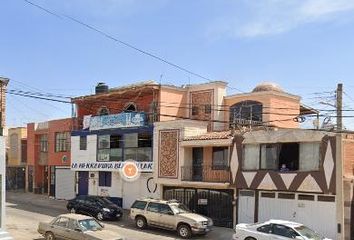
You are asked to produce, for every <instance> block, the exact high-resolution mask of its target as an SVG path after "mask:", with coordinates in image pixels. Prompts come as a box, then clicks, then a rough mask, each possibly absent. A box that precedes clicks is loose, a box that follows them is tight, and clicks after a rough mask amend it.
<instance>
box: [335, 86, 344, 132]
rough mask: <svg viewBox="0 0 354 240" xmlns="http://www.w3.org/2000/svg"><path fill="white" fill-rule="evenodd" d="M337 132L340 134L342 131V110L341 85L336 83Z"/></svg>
mask: <svg viewBox="0 0 354 240" xmlns="http://www.w3.org/2000/svg"><path fill="white" fill-rule="evenodd" d="M336 96H337V104H336V107H337V131H338V132H340V131H342V129H343V116H342V110H343V84H342V83H338V85H337V92H336Z"/></svg>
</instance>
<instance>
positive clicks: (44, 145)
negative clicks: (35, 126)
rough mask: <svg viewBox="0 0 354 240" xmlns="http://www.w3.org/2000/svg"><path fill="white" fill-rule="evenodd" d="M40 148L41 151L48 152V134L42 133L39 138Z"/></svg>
mask: <svg viewBox="0 0 354 240" xmlns="http://www.w3.org/2000/svg"><path fill="white" fill-rule="evenodd" d="M39 150H40V152H48V135H46V134H44V135H41V136H40V138H39Z"/></svg>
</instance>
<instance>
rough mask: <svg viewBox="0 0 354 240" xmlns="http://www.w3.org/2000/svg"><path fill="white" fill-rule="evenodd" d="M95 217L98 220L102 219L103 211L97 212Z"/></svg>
mask: <svg viewBox="0 0 354 240" xmlns="http://www.w3.org/2000/svg"><path fill="white" fill-rule="evenodd" d="M96 218H97V219H98V220H100V221H102V220H103V213H101V212H99V213H97V215H96Z"/></svg>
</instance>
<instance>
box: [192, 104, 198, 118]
mask: <svg viewBox="0 0 354 240" xmlns="http://www.w3.org/2000/svg"><path fill="white" fill-rule="evenodd" d="M198 113H199V107H198V106H192V116H196V115H198Z"/></svg>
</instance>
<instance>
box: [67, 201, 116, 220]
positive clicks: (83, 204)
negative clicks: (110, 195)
mask: <svg viewBox="0 0 354 240" xmlns="http://www.w3.org/2000/svg"><path fill="white" fill-rule="evenodd" d="M66 208H67V209H68V210H69V211H70V212H71V213H81V214H85V215H89V216H93V217H95V218H97V219H98V220H100V221H102V220H105V219H112V220H115V219H120V218H121V217H122V216H123V210H122V208H120V207H118V206H117V205H116V204H114V203H112V202H111V201H110V200H108V199H107V198H105V197H100V196H83V195H82V196H77V197H76V198H74V199H71V200H69V201H68V204H67V205H66Z"/></svg>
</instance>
